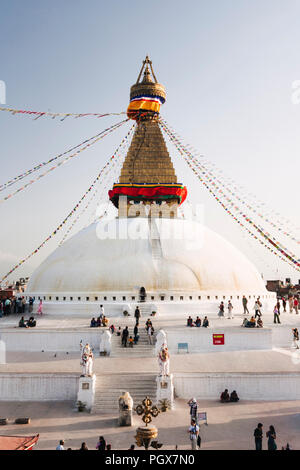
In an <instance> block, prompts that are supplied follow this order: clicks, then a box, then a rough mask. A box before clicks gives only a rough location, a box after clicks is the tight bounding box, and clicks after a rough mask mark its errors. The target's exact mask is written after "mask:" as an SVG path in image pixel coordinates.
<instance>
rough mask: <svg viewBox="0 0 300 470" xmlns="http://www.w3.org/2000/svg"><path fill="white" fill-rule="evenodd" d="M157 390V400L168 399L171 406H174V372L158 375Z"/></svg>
mask: <svg viewBox="0 0 300 470" xmlns="http://www.w3.org/2000/svg"><path fill="white" fill-rule="evenodd" d="M156 384H157V392H156V401H157V403H158V402H159V401H160V400H164V399H166V400H168V401H169V402H170V404H171V408H172V409H173V408H174V385H173V374H170V375H166V376H159V375H158V376H157V377H156Z"/></svg>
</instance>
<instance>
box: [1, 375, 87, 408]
mask: <svg viewBox="0 0 300 470" xmlns="http://www.w3.org/2000/svg"><path fill="white" fill-rule="evenodd" d="M78 383H79V376H78V375H71V374H13V373H10V374H4V373H0V401H18V402H21V401H50V400H61V401H64V400H74V401H75V400H76V397H77V393H78Z"/></svg>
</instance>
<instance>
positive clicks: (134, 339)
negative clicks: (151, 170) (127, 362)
mask: <svg viewBox="0 0 300 470" xmlns="http://www.w3.org/2000/svg"><path fill="white" fill-rule="evenodd" d="M139 319H140V316H139V317H138V319H137V320H136V324H135V326H134V329H133V333H132V334H130V332H129V328H128V326H126V327H125V328H124V329H123V331H122V332H121V328H119V330H118V332H117V335H118V336H121V344H122V346H124V348H126V347H127V345H128V347H130V348H133V346H134V345H137V344H138V342H139V339H140V335H139ZM145 330H146V333H147V338H148V342H149V344H151V345H152V344H153V336H154V327H153V325H152V321H151V320H150V318H148V320H147V321H146V323H145Z"/></svg>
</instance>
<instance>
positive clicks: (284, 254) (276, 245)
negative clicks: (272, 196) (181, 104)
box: [160, 120, 300, 271]
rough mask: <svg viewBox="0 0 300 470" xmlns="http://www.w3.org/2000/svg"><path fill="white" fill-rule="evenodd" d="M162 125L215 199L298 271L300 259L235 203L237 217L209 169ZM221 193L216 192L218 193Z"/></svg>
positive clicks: (268, 247)
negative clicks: (201, 165) (248, 225)
mask: <svg viewBox="0 0 300 470" xmlns="http://www.w3.org/2000/svg"><path fill="white" fill-rule="evenodd" d="M160 126H161V128H162V130H163V131H164V132H165V133H166V135H167V136H168V138H169V139H170V141H171V142H172V143H173V144H174V145H175V147H176V148H177V150H178V151H179V153H180V154H181V155H182V156H183V157H184V160H185V161H186V162H187V164H188V165H189V167H190V168H191V169H192V171H193V172H194V173H195V174H196V176H197V177H198V178H199V180H200V181H201V182H202V184H203V185H204V186H205V187H206V188H207V189H208V191H209V192H210V193H211V194H212V195H213V196H214V198H215V200H216V201H217V202H218V203H219V204H220V205H221V206H222V207H223V208H224V209H225V211H226V212H227V213H228V214H229V215H230V216H231V217H232V218H233V219H234V220H235V221H236V222H237V223H238V224H239V225H240V226H241V227H243V228H244V229H245V230H247V232H248V233H249V234H250V235H251V236H252V237H254V238H255V239H256V240H258V241H259V242H260V243H261V244H263V245H264V246H265V247H266V248H267V249H269V250H270V251H271V252H272V253H275V254H276V255H277V256H279V257H280V259H282V260H284V261H287V262H288V263H289V264H290V265H291V266H292V267H294V268H295V269H296V270H297V271H300V261H299V260H298V259H295V258H294V257H293V256H291V255H290V254H289V253H288V252H287V250H285V249H283V248H282V247H281V246H280V244H279V243H278V242H276V241H274V240H272V239H271V238H270V237H269V236H268V234H267V233H265V232H264V230H263V229H262V228H261V227H259V226H258V225H257V224H255V223H254V221H253V220H251V219H250V218H249V217H248V216H247V215H246V214H244V213H243V212H242V211H240V208H239V207H238V206H235V205H233V209H234V210H236V211H237V212H238V214H239V217H240V219H241V220H240V219H239V218H238V217H236V216H235V215H234V214H233V213H232V212H231V210H230V209H229V208H228V206H226V205H225V203H224V202H223V201H222V196H224V192H223V191H220V188H219V187H218V186H217V185H216V184H214V185H213V187H211V182H212V179H211V178H208V177H207V171H206V169H201V167H200V165H198V166H196V165H195V162H194V161H193V160H191V158H190V155H189V152H188V151H187V149H186V148H185V146H184V145H183V144H182V143H181V142H180V141H179V140H178V139H177V138H176V136H175V135H174V134H173V133H171V131H170V130H169V129H168V127H167V125H166V122H165V121H164V122H162V120H160ZM199 172H200V174H199ZM217 192H218V193H221V194H222V196H220V194H216V193H217ZM243 222H247V223H249V224H250V225H251V226H252V227H253V228H254V229H255V230H256V231H257V232H258V233H259V235H260V236H261V237H262V238H263V239H264V240H266V241H267V242H268V243H269V244H270V245H272V247H273V248H275V250H276V251H275V250H273V248H271V247H270V246H269V245H268V244H267V243H265V242H264V241H263V240H261V239H260V238H258V237H257V236H256V235H255V233H253V232H252V231H251V230H249V229H248V227H246V226H245V224H244V223H243Z"/></svg>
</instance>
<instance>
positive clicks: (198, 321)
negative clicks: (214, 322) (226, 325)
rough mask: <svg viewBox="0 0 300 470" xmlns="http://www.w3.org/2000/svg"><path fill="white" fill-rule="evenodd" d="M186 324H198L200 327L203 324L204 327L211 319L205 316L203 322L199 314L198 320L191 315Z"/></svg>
mask: <svg viewBox="0 0 300 470" xmlns="http://www.w3.org/2000/svg"><path fill="white" fill-rule="evenodd" d="M186 326H196V327H200V326H203V327H204V328H207V327H208V326H209V321H208V318H207V317H204V319H203V322H202V320H201V318H200V317H198V316H197V318H196V320H193V319H192V317H191V316H189V317H188V319H187V322H186Z"/></svg>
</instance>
